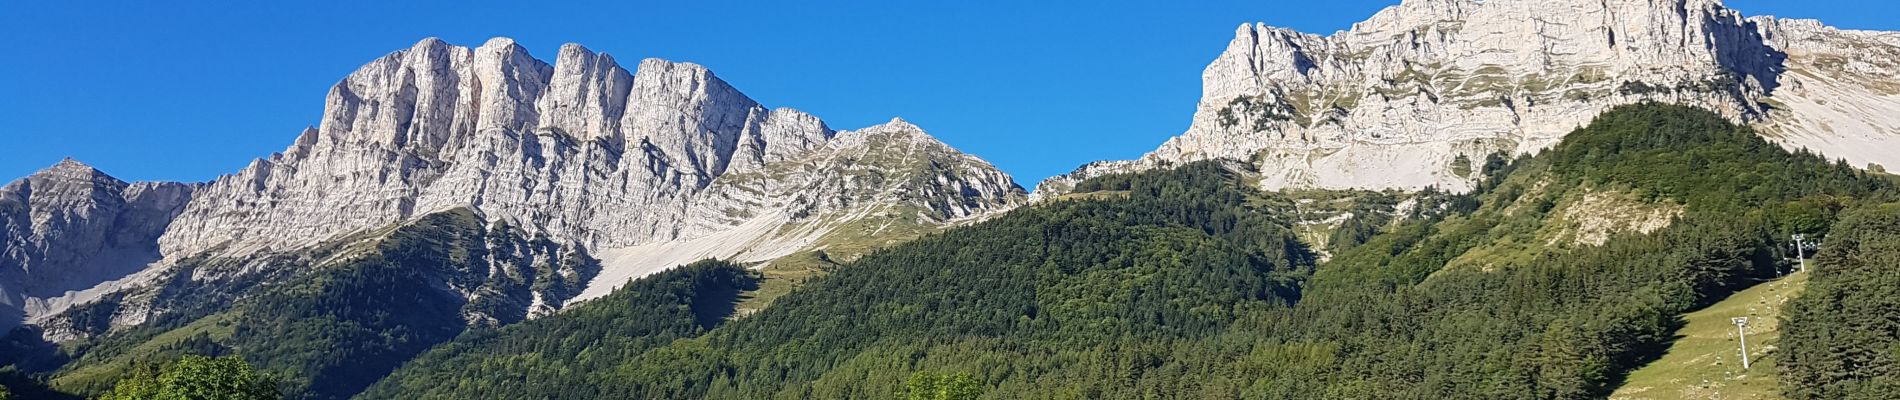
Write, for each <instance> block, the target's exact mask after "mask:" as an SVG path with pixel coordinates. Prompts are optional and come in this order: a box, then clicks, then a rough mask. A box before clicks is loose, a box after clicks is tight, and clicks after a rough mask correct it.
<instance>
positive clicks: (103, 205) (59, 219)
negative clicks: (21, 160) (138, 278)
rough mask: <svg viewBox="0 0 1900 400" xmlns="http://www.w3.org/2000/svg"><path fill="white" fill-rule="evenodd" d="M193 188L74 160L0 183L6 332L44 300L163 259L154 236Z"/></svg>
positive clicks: (1, 306)
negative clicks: (131, 178)
mask: <svg viewBox="0 0 1900 400" xmlns="http://www.w3.org/2000/svg"><path fill="white" fill-rule="evenodd" d="M194 188H195V186H193V185H187V184H178V183H132V184H128V183H126V182H124V181H120V180H118V179H114V178H113V177H111V176H107V175H106V174H104V173H101V172H99V170H96V169H93V168H92V167H90V166H87V165H85V164H81V163H79V162H78V161H73V160H71V159H67V160H65V161H61V162H60V163H59V164H57V165H54V166H52V167H49V168H47V169H44V170H41V171H39V172H37V173H34V174H33V175H31V176H28V177H26V178H23V179H20V180H17V181H14V182H13V183H9V184H7V185H6V186H5V187H0V235H4V241H0V329H5V328H10V327H12V326H16V325H18V324H19V323H20V322H21V318H22V317H23V316H24V315H25V314H27V313H37V312H40V311H43V310H40V309H42V308H44V307H43V306H42V305H41V303H42V302H41V301H39V300H41V299H45V298H52V297H59V296H63V295H64V294H65V293H67V292H70V291H78V290H83V289H87V288H90V287H92V286H94V285H96V284H98V283H100V282H103V281H109V280H114V279H119V278H122V277H125V276H126V275H129V274H132V273H134V272H137V271H139V270H140V269H143V268H144V267H145V265H146V264H147V263H149V262H152V261H154V260H157V259H158V258H159V253H158V247H157V245H156V242H155V240H156V239H157V238H158V235H159V234H160V233H163V232H164V231H165V227H166V226H167V225H168V224H170V223H171V220H172V217H173V216H175V215H177V214H178V212H179V211H180V210H181V209H183V208H184V205H185V202H186V201H188V200H190V199H191V193H192V190H193V189H194Z"/></svg>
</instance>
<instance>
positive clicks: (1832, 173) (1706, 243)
mask: <svg viewBox="0 0 1900 400" xmlns="http://www.w3.org/2000/svg"><path fill="white" fill-rule="evenodd" d="M1483 170H1484V171H1483V172H1484V173H1485V174H1487V176H1488V178H1487V180H1486V181H1485V182H1484V183H1483V184H1482V185H1481V186H1480V188H1479V189H1478V190H1476V191H1475V192H1473V193H1470V194H1465V195H1443V194H1430V193H1429V192H1428V194H1426V195H1421V196H1418V197H1417V198H1415V199H1414V203H1415V204H1413V205H1412V206H1411V207H1410V208H1409V210H1407V211H1406V214H1407V215H1401V216H1398V218H1394V219H1392V220H1394V221H1396V222H1391V223H1388V224H1385V225H1384V226H1381V227H1379V229H1377V230H1376V231H1377V233H1375V234H1372V235H1370V237H1368V238H1366V239H1364V240H1363V243H1353V244H1351V245H1348V246H1337V247H1344V248H1343V249H1338V251H1337V254H1334V255H1333V256H1332V257H1331V258H1330V260H1328V261H1325V262H1321V261H1319V257H1318V256H1317V254H1316V251H1315V249H1311V248H1309V247H1308V246H1307V245H1305V244H1302V242H1301V241H1300V240H1298V239H1296V238H1295V236H1294V234H1293V229H1294V227H1293V224H1294V222H1293V221H1290V220H1289V219H1288V218H1286V216H1287V215H1289V214H1290V213H1289V210H1291V209H1292V205H1293V204H1294V202H1295V200H1294V199H1290V198H1288V197H1286V196H1284V195H1281V194H1274V193H1262V192H1258V191H1254V190H1251V189H1247V187H1248V184H1247V182H1246V176H1247V175H1248V171H1245V170H1243V169H1241V168H1240V167H1233V166H1229V165H1226V164H1222V163H1216V162H1203V163H1196V164H1190V165H1184V166H1181V167H1179V168H1174V169H1170V170H1165V171H1157V172H1151V173H1143V174H1135V175H1118V176H1109V177H1104V178H1099V179H1096V180H1092V181H1089V182H1086V183H1083V184H1082V185H1080V186H1079V187H1078V192H1081V193H1085V194H1090V195H1088V196H1080V198H1082V199H1077V200H1060V201H1055V202H1051V203H1049V204H1044V205H1040V206H1036V207H1032V208H1028V209H1024V210H1019V211H1016V212H1013V213H1011V214H1009V215H1005V216H1003V217H1000V218H997V219H995V220H992V221H988V222H984V223H981V224H977V225H974V226H970V227H966V228H961V229H954V230H951V231H948V232H945V233H942V234H938V235H934V236H931V237H927V238H924V239H921V240H917V241H915V242H912V243H909V244H905V245H900V246H897V247H894V248H891V249H888V250H884V251H880V252H877V253H874V254H872V255H870V256H867V257H865V258H863V259H862V260H859V261H857V262H854V263H850V264H848V265H845V266H843V267H840V268H838V269H837V270H836V271H834V272H833V273H831V274H830V275H829V276H827V277H825V278H823V279H820V280H818V281H816V282H813V283H811V284H809V285H807V286H805V287H803V288H801V289H799V290H798V291H796V292H794V293H793V294H791V295H788V296H786V297H785V298H784V299H782V300H779V302H778V303H777V304H775V305H774V306H773V307H771V308H768V309H766V310H764V311H761V312H759V313H758V314H756V315H751V316H748V317H744V318H738V319H735V320H732V321H731V322H729V323H726V324H724V325H723V326H721V327H718V328H716V329H711V330H709V331H704V332H703V333H701V332H699V331H697V330H686V331H678V332H673V331H669V332H668V333H665V334H664V335H656V336H657V337H664V338H673V337H678V338H679V339H677V340H671V341H668V342H667V343H664V344H660V345H654V344H653V342H651V341H644V342H639V343H641V344H638V345H630V346H628V345H622V346H597V347H591V348H590V347H587V346H582V348H579V349H576V348H574V347H572V345H571V344H572V343H575V342H574V341H575V340H577V339H575V338H576V337H585V333H586V332H594V331H590V330H587V329H583V328H552V327H557V326H564V325H568V324H585V323H587V322H566V321H561V320H563V319H569V318H572V319H580V320H586V319H590V318H596V316H599V315H605V314H596V313H591V312H588V313H580V312H577V313H572V314H565V315H560V316H556V317H552V318H548V319H547V320H544V321H536V323H533V324H529V325H525V326H524V327H534V328H535V330H533V331H530V330H529V329H521V330H508V329H504V330H502V331H500V332H499V333H496V334H482V335H468V336H464V338H463V339H462V340H457V341H456V343H455V344H451V345H449V346H446V347H443V348H438V349H437V350H436V352H434V353H432V354H436V353H445V352H447V353H457V354H461V355H463V357H466V358H457V359H450V358H439V357H423V358H421V359H419V360H418V361H416V362H413V363H410V364H409V365H406V366H405V367H404V368H403V370H402V371H399V372H398V373H397V374H395V375H393V376H392V378H391V379H388V380H385V381H383V382H382V383H380V384H379V385H378V386H377V388H376V390H373V391H371V392H369V393H367V394H366V396H365V397H367V398H478V397H496V396H499V397H512V396H555V397H562V396H568V398H596V397H600V396H609V397H630V398H885V397H892V396H910V398H945V397H946V396H948V397H949V398H960V397H981V398H1145V397H1205V398H1289V399H1302V398H1398V399H1442V398H1500V399H1508V398H1521V399H1583V398H1601V397H1603V396H1606V395H1607V394H1608V391H1609V390H1612V389H1613V388H1614V387H1615V384H1616V383H1617V382H1618V381H1619V379H1620V378H1621V376H1622V375H1623V374H1626V373H1628V372H1629V371H1630V370H1631V369H1633V368H1635V367H1637V366H1640V365H1642V364H1643V363H1645V362H1646V361H1648V360H1650V359H1653V358H1654V357H1656V356H1658V355H1659V353H1660V352H1661V351H1662V350H1663V349H1665V348H1666V347H1667V346H1668V344H1669V343H1670V341H1671V340H1672V338H1673V336H1672V334H1673V331H1674V329H1676V328H1677V327H1678V324H1679V322H1678V318H1677V316H1678V315H1680V314H1682V313H1685V312H1687V311H1690V310H1693V309H1695V308H1697V307H1699V306H1703V305H1707V304H1709V303H1711V302H1713V301H1714V300H1718V299H1720V298H1722V297H1723V296H1725V295H1727V294H1728V293H1731V292H1734V291H1736V290H1739V289H1741V288H1745V287H1748V286H1751V285H1753V284H1756V283H1758V282H1761V281H1763V280H1766V279H1770V278H1773V277H1775V276H1777V275H1779V274H1781V273H1783V272H1785V271H1787V270H1788V269H1789V268H1790V266H1789V262H1790V261H1789V256H1790V254H1787V253H1788V252H1789V245H1790V244H1789V243H1787V241H1786V239H1785V238H1786V237H1788V234H1790V233H1807V234H1812V235H1820V234H1826V233H1829V231H1830V228H1831V227H1833V226H1834V225H1835V224H1834V222H1835V221H1837V220H1839V219H1840V218H1841V217H1840V216H1841V215H1842V214H1843V213H1846V214H1847V215H1849V216H1848V217H1847V218H1848V221H1849V222H1847V223H1845V224H1843V226H1844V228H1842V229H1844V230H1846V231H1844V232H1839V233H1837V234H1836V235H1833V236H1830V237H1836V236H1838V237H1839V238H1838V239H1831V240H1830V242H1829V244H1830V246H1836V247H1831V248H1830V249H1829V250H1828V251H1827V252H1824V253H1823V254H1822V256H1821V258H1820V259H1819V260H1817V262H1818V263H1819V264H1821V265H1830V266H1829V267H1823V268H1822V269H1820V271H1821V275H1820V278H1817V280H1816V285H1817V288H1825V287H1832V286H1836V285H1869V286H1871V287H1891V286H1894V285H1892V284H1891V282H1885V281H1881V280H1879V279H1875V278H1877V277H1880V276H1893V275H1894V274H1895V273H1900V272H1897V271H1896V270H1895V269H1894V268H1896V267H1900V264H1896V263H1894V262H1892V260H1893V259H1892V258H1891V257H1892V256H1894V255H1896V254H1900V253H1897V252H1900V249H1896V248H1889V247H1891V246H1888V247H1881V246H1880V245H1879V243H1880V240H1885V239H1889V237H1890V236H1892V235H1891V233H1892V231H1893V229H1895V228H1893V227H1894V226H1897V225H1896V224H1895V221H1894V220H1891V219H1880V218H1879V217H1878V216H1877V215H1879V212H1878V211H1848V210H1855V209H1858V208H1861V207H1862V206H1863V205H1866V204H1875V203H1879V202H1884V201H1889V200H1892V199H1893V198H1894V189H1893V187H1894V185H1893V183H1892V182H1891V181H1889V180H1887V179H1886V178H1883V177H1879V176H1876V175H1872V174H1869V173H1865V172H1861V171H1858V170H1856V169H1854V168H1850V167H1848V166H1845V165H1840V164H1836V163H1829V162H1827V161H1826V160H1824V159H1822V158H1820V157H1818V156H1815V155H1811V154H1805V153H1789V152H1786V151H1784V150H1782V149H1780V148H1779V147H1776V146H1774V145H1772V144H1769V143H1767V142H1766V141H1764V140H1762V139H1760V138H1759V137H1757V136H1756V135H1755V134H1754V133H1753V132H1752V131H1750V130H1748V129H1747V128H1743V127H1738V126H1735V125H1732V124H1730V123H1729V122H1728V121H1726V120H1724V119H1723V118H1721V117H1720V116H1717V115H1715V114H1713V113H1709V112H1706V111H1702V110H1698V109H1691V108H1686V107H1678V106H1664V105H1638V106H1629V107H1623V108H1620V109H1617V110H1615V111H1613V112H1611V113H1608V114H1605V115H1604V116H1602V117H1601V118H1599V119H1598V120H1597V121H1596V122H1595V123H1593V124H1591V125H1590V126H1588V127H1585V128H1583V129H1580V130H1579V131H1577V132H1575V133H1573V134H1571V135H1570V136H1569V137H1568V138H1567V139H1566V140H1565V142H1564V143H1563V144H1561V145H1559V146H1557V147H1556V148H1554V149H1551V150H1549V151H1546V152H1544V153H1542V154H1539V155H1536V156H1529V157H1525V158H1521V159H1517V160H1506V159H1502V158H1498V157H1494V158H1493V159H1491V160H1489V162H1486V163H1484V165H1483ZM1603 193H1614V194H1618V195H1620V196H1621V198H1623V199H1626V200H1627V201H1629V202H1631V203H1632V204H1636V205H1648V206H1653V207H1658V208H1660V209H1669V210H1676V212H1675V213H1674V214H1670V215H1672V218H1673V219H1674V222H1673V223H1670V224H1668V225H1667V226H1666V227H1663V228H1660V229H1657V230H1654V231H1652V232H1648V233H1641V232H1628V233H1622V234H1616V235H1612V236H1610V237H1608V238H1607V239H1606V240H1604V241H1602V242H1601V243H1565V242H1563V241H1561V240H1559V241H1550V240H1548V238H1549V237H1550V236H1551V235H1552V234H1551V233H1550V232H1561V231H1563V230H1564V229H1576V228H1575V227H1574V226H1569V225H1566V218H1574V215H1575V214H1574V213H1571V214H1566V213H1565V211H1564V210H1566V209H1567V208H1570V207H1580V205H1579V204H1580V202H1579V201H1578V199H1579V198H1582V197H1586V196H1588V195H1592V194H1603ZM1875 210H1889V214H1888V215H1889V216H1890V215H1891V208H1885V209H1880V208H1876V209H1875ZM1559 236H1561V235H1559ZM1855 237H1859V238H1862V239H1853V238H1855ZM1889 241H1890V240H1889ZM1526 243H1528V244H1529V245H1526ZM1846 246H1855V247H1853V248H1849V247H1846ZM1866 253H1873V254H1875V255H1866ZM1850 254H1851V255H1850ZM1879 257H1888V258H1879ZM1882 260H1885V261H1884V262H1882ZM1837 270H1838V271H1840V273H1841V275H1840V276H1838V278H1839V279H1840V280H1836V277H1835V276H1830V275H1829V274H1830V271H1837ZM1853 273H1859V274H1864V275H1867V276H1854V275H1852V274H1853ZM1882 284H1884V285H1885V286H1879V285H1882ZM1888 291H1889V292H1890V291H1891V290H1888ZM1883 293H1884V292H1880V291H1878V290H1865V289H1864V288H1858V287H1856V288H1841V289H1831V288H1827V289H1817V290H1816V292H1814V294H1813V295H1810V297H1809V298H1805V299H1803V300H1802V301H1801V303H1799V304H1800V306H1799V309H1801V310H1802V311H1801V312H1798V313H1796V314H1794V315H1793V316H1791V317H1790V321H1791V322H1790V324H1791V325H1793V326H1795V328H1793V329H1794V330H1795V332H1797V333H1793V334H1791V338H1790V339H1789V341H1790V344H1789V346H1790V349H1789V350H1788V354H1789V355H1788V357H1789V358H1788V359H1787V361H1784V363H1783V365H1785V366H1787V369H1786V371H1785V373H1786V374H1788V376H1789V377H1790V379H1789V386H1791V388H1790V390H1789V394H1790V395H1791V396H1792V397H1795V398H1842V397H1841V396H1845V394H1844V393H1850V392H1852V393H1888V392H1880V391H1879V390H1880V388H1890V387H1891V385H1892V384H1893V380H1892V372H1891V371H1886V370H1884V369H1878V368H1886V367H1888V366H1891V363H1892V361H1893V356H1892V354H1893V349H1894V348H1893V347H1892V345H1893V343H1894V341H1893V338H1894V337H1895V336H1894V334H1893V333H1894V331H1893V330H1892V326H1891V325H1879V324H1878V321H1877V320H1876V321H1874V322H1865V321H1863V322H1858V323H1850V322H1847V321H1841V320H1840V319H1841V318H1843V317H1844V316H1845V315H1847V314H1848V313H1853V314H1855V315H1863V314H1865V313H1867V312H1879V311H1884V312H1888V313H1891V312H1893V311H1895V305H1894V304H1893V303H1892V301H1891V299H1892V298H1894V296H1891V295H1890V294H1883ZM1821 296H1839V297H1841V298H1838V299H1834V300H1831V301H1830V300H1824V299H1823V298H1821ZM1824 302H1826V303H1825V304H1824ZM588 310H593V308H588ZM1808 321H1815V322H1808ZM591 323H597V324H609V323H612V322H611V321H604V320H603V321H593V322H591ZM1826 324H1847V325H1845V326H1848V327H1850V328H1835V327H1831V326H1826ZM702 326H703V325H702ZM549 329H552V330H549ZM1803 329H1807V330H1810V331H1818V332H1828V333H1826V334H1810V333H1805V332H1804V331H1803ZM1840 329H1851V330H1852V331H1853V332H1854V333H1853V334H1852V335H1847V336H1845V337H1842V336H1837V335H1838V334H1836V333H1835V332H1839V331H1840ZM1883 329H1884V330H1883ZM628 331H631V332H646V331H647V330H642V329H629V330H628ZM529 332H532V333H531V334H530V333H529ZM569 332H571V333H573V335H568V334H564V333H569ZM516 333H519V334H517V335H512V336H511V335H510V334H516ZM1805 336H1816V338H1812V339H1810V338H1807V337H1805ZM580 340H583V341H584V340H587V339H580ZM614 340H628V341H640V340H641V339H639V338H634V337H629V338H624V339H614ZM498 342H505V343H513V344H510V345H508V346H507V347H511V348H551V349H559V350H553V351H546V352H540V353H536V354H534V355H530V356H528V357H542V356H557V357H564V358H563V359H565V358H566V357H572V356H571V355H574V354H583V355H585V358H583V360H585V365H589V366H598V367H589V368H573V369H554V370H541V369H539V367H534V366H533V365H537V364H538V363H535V362H508V361H505V360H508V359H512V358H516V357H521V356H519V355H515V354H512V353H515V352H514V351H499V350H498V351H483V352H472V351H466V350H459V349H461V347H459V346H468V345H481V343H498ZM464 343H469V344H464ZM1810 347H1819V348H1818V349H1813V350H1810V349H1809V348H1810ZM1846 349H1857V350H1856V351H1858V353H1857V352H1855V351H1847V350H1846ZM1804 353H1812V355H1804ZM500 354H505V355H500ZM1810 357H1811V358H1810ZM512 365H522V366H521V367H502V366H512ZM471 366H473V367H471ZM1864 366H1873V367H1876V368H1873V369H1870V368H1868V367H1864ZM497 368H499V369H497ZM497 374H501V375H503V376H514V375H515V374H546V375H541V376H548V377H549V379H555V380H559V381H561V382H575V383H574V384H573V385H574V386H571V387H577V388H585V389H584V390H573V391H564V392H559V393H554V392H544V391H538V390H537V389H534V388H533V386H532V385H508V384H491V383H485V382H490V381H492V380H493V377H495V376H496V375H497ZM1804 375H1808V376H1814V377H1813V378H1802V376H1804ZM420 377H426V378H420ZM1843 377H1851V378H1852V379H1843ZM445 382H455V383H454V384H448V383H445ZM1881 385H1887V386H1881ZM498 388H499V389H498ZM498 390H499V391H498ZM509 390H517V391H509ZM531 393H532V394H531ZM1868 398H1872V397H1868Z"/></svg>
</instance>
